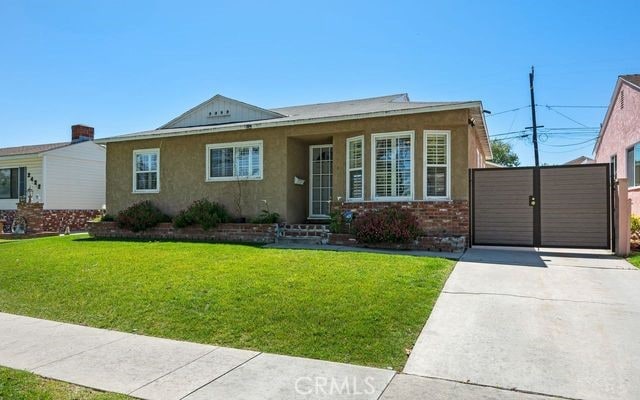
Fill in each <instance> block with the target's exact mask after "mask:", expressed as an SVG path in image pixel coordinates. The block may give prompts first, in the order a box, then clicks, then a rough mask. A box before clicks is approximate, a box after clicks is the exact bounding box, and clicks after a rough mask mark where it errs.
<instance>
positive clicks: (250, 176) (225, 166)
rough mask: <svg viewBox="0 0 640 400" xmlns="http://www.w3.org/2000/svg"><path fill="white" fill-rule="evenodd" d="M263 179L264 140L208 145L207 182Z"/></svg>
mask: <svg viewBox="0 0 640 400" xmlns="http://www.w3.org/2000/svg"><path fill="white" fill-rule="evenodd" d="M237 179H246V180H260V179H262V140H256V141H251V142H235V143H220V144H208V145H207V173H206V181H207V182H218V181H232V180H237Z"/></svg>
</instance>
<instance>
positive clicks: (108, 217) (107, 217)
mask: <svg viewBox="0 0 640 400" xmlns="http://www.w3.org/2000/svg"><path fill="white" fill-rule="evenodd" d="M115 220H116V217H114V216H113V215H111V214H105V215H103V216H102V217H101V218H100V221H102V222H113V221H115Z"/></svg>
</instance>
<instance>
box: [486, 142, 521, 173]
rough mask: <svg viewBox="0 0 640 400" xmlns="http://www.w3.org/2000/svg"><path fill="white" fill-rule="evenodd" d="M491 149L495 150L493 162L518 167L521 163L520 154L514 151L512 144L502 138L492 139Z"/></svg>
mask: <svg viewBox="0 0 640 400" xmlns="http://www.w3.org/2000/svg"><path fill="white" fill-rule="evenodd" d="M491 151H492V152H493V160H492V161H493V162H494V163H496V164H500V165H504V166H505V167H517V166H518V165H520V159H519V158H518V155H517V154H516V153H515V152H514V151H513V149H512V148H511V145H510V144H509V143H507V142H503V141H501V140H492V141H491Z"/></svg>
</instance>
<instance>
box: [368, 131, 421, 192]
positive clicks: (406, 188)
mask: <svg viewBox="0 0 640 400" xmlns="http://www.w3.org/2000/svg"><path fill="white" fill-rule="evenodd" d="M371 150H372V157H371V164H372V168H371V169H372V171H373V173H372V185H371V186H372V193H373V195H372V197H373V199H374V200H391V201H393V200H411V199H412V198H413V131H410V132H394V133H376V134H373V135H372V142H371Z"/></svg>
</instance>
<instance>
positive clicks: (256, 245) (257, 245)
mask: <svg viewBox="0 0 640 400" xmlns="http://www.w3.org/2000/svg"><path fill="white" fill-rule="evenodd" d="M73 242H80V243H83V242H96V243H100V242H105V243H108V242H119V243H127V242H129V243H199V244H228V245H234V246H246V247H252V248H261V247H263V246H264V244H263V243H246V242H215V241H209V240H175V239H153V240H150V239H142V238H140V239H138V238H93V237H83V238H76V239H73Z"/></svg>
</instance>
